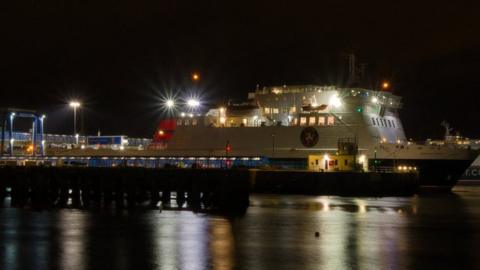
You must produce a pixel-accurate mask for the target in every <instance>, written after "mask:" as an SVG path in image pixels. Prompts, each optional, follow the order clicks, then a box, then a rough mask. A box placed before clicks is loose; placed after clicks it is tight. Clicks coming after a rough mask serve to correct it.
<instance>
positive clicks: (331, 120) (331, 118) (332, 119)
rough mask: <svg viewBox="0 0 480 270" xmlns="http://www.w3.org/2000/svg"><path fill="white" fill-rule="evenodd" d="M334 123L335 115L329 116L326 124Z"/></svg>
mask: <svg viewBox="0 0 480 270" xmlns="http://www.w3.org/2000/svg"><path fill="white" fill-rule="evenodd" d="M334 124H335V117H333V116H329V117H328V118H327V125H329V126H331V125H334Z"/></svg>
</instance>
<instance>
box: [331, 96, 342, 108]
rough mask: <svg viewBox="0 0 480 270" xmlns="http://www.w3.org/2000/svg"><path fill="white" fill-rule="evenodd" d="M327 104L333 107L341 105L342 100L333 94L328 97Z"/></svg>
mask: <svg viewBox="0 0 480 270" xmlns="http://www.w3.org/2000/svg"><path fill="white" fill-rule="evenodd" d="M329 104H330V106H333V107H334V108H338V107H340V106H342V101H341V100H340V98H339V97H338V96H337V95H334V96H332V97H331V98H330V101H329Z"/></svg>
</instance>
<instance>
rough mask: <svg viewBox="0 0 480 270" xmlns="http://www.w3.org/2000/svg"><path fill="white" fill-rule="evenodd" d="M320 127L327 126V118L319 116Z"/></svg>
mask: <svg viewBox="0 0 480 270" xmlns="http://www.w3.org/2000/svg"><path fill="white" fill-rule="evenodd" d="M318 125H319V126H325V116H319V117H318Z"/></svg>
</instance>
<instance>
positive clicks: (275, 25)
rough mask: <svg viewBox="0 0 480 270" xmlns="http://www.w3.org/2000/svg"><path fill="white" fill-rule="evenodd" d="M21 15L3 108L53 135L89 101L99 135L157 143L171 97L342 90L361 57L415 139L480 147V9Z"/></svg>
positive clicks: (69, 8)
mask: <svg viewBox="0 0 480 270" xmlns="http://www.w3.org/2000/svg"><path fill="white" fill-rule="evenodd" d="M11 5H12V6H8V7H6V8H5V9H3V10H2V11H1V12H2V13H3V14H2V16H0V22H1V25H2V26H0V29H1V30H2V31H1V32H2V33H3V34H2V37H3V39H2V40H3V41H2V43H1V45H0V48H1V50H0V51H1V52H2V57H1V59H2V61H1V63H0V67H1V68H2V72H1V75H0V76H1V81H2V93H3V94H2V98H1V101H0V107H22V108H27V109H35V110H38V111H42V112H45V113H46V114H47V122H46V131H47V132H49V133H70V132H71V130H72V127H71V126H72V118H73V115H72V114H73V113H72V110H71V109H70V108H68V105H67V103H68V102H69V101H70V100H71V99H78V100H80V101H81V102H82V103H83V104H84V106H83V108H82V111H83V113H84V118H85V121H84V122H85V131H86V132H87V133H88V134H95V133H96V132H97V130H99V129H100V130H101V131H102V133H104V134H125V135H128V136H131V137H138V136H141V137H150V136H151V134H152V133H153V131H154V129H155V127H156V125H157V122H158V119H160V117H161V111H160V110H159V109H160V106H161V104H160V101H159V96H160V95H161V93H165V92H166V91H175V90H176V89H183V90H187V91H195V92H198V94H201V95H202V96H204V99H205V100H208V101H209V102H211V103H215V102H219V101H222V100H227V99H233V100H241V99H245V98H246V96H247V93H248V92H249V91H252V90H254V89H255V88H256V85H260V86H268V85H283V84H287V85H293V84H328V85H341V84H342V83H343V81H341V80H339V79H338V78H339V75H340V74H339V69H340V68H339V67H340V66H341V65H342V63H341V61H340V60H339V59H341V57H342V55H344V54H346V53H355V54H356V55H357V57H358V60H359V62H362V63H366V64H367V65H368V67H367V69H368V74H369V76H368V77H369V79H368V82H367V83H366V84H365V85H362V86H363V87H367V88H370V87H372V86H375V84H378V82H380V81H383V80H388V81H390V82H391V85H392V91H393V92H394V93H395V94H398V95H400V96H402V97H403V102H404V108H403V109H402V110H401V112H400V114H401V118H402V122H403V124H404V126H405V132H406V134H407V136H408V138H413V139H414V140H417V139H426V138H439V137H441V136H442V135H443V130H442V127H441V126H440V122H442V121H443V120H446V121H448V122H450V123H451V125H452V127H453V128H454V129H455V130H458V131H460V132H461V133H462V135H465V136H468V137H474V138H478V137H480V136H479V134H478V128H477V127H476V126H475V125H473V124H472V123H475V122H476V120H477V119H479V118H480V112H479V111H478V110H477V109H476V108H477V103H478V100H479V95H478V94H477V92H476V91H477V89H478V88H479V86H480V76H478V66H480V52H479V50H478V49H479V46H480V37H479V36H478V34H477V33H478V32H479V31H478V30H480V24H479V23H478V20H477V16H476V11H477V10H478V8H479V7H480V4H477V3H456V4H455V5H454V4H435V5H432V4H427V3H415V4H414V3H405V2H403V3H402V4H388V5H386V4H385V3H382V2H361V3H359V2H352V3H349V2H348V1H343V2H342V3H339V2H338V1H323V2H322V3H302V2H296V3H295V4H290V3H289V2H287V1H262V3H256V2H251V3H246V2H242V4H241V5H236V4H233V3H223V2H220V3H215V2H214V1H202V2H193V3H186V2H185V3H177V2H176V1H160V2H158V3H150V4H146V3H130V4H121V3H114V2H109V3H96V4H83V3H82V4H80V3H79V2H78V3H77V2H68V3H62V2H55V3H54V2H53V1H49V2H48V3H44V2H30V3H29V4H24V5H21V4H17V5H16V6H13V5H15V4H11ZM193 72H198V73H199V74H200V75H201V80H200V81H199V82H198V83H193V82H192V81H191V80H190V76H191V74H192V73H193ZM80 114H81V112H80Z"/></svg>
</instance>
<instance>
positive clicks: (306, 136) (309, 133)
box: [300, 127, 318, 147]
mask: <svg viewBox="0 0 480 270" xmlns="http://www.w3.org/2000/svg"><path fill="white" fill-rule="evenodd" d="M300 141H302V144H303V146H305V147H314V146H315V145H316V144H317V143H318V132H317V130H315V129H314V128H313V127H306V128H304V129H303V130H302V133H301V134H300Z"/></svg>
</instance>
